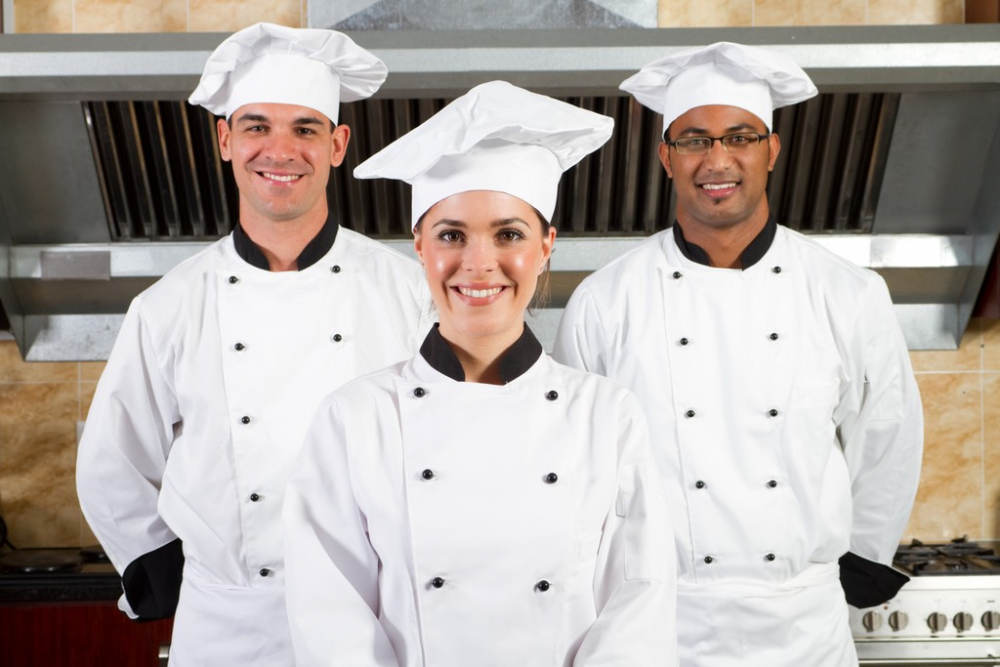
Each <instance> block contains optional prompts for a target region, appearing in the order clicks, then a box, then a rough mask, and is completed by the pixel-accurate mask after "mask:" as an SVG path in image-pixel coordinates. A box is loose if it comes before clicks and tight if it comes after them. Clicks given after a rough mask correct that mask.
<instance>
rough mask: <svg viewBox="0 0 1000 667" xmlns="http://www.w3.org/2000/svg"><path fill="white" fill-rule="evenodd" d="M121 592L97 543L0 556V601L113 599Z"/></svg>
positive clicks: (116, 578) (118, 583)
mask: <svg viewBox="0 0 1000 667" xmlns="http://www.w3.org/2000/svg"><path fill="white" fill-rule="evenodd" d="M120 595H121V577H119V576H118V573H117V572H116V571H115V568H114V566H113V565H112V564H111V563H110V562H109V561H108V558H107V556H106V555H105V554H104V550H103V549H101V547H99V546H93V547H84V548H82V549H73V548H65V549H16V550H14V551H10V552H8V553H6V554H4V555H3V556H0V603H6V602H45V603H50V602H79V601H84V600H105V601H114V600H117V599H118V597H119V596H120Z"/></svg>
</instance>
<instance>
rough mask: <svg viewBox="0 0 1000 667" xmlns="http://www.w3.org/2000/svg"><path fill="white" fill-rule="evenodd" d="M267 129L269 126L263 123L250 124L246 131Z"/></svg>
mask: <svg viewBox="0 0 1000 667" xmlns="http://www.w3.org/2000/svg"><path fill="white" fill-rule="evenodd" d="M266 129H267V128H266V127H264V126H263V125H250V126H248V127H247V129H246V131H247V132H263V131H264V130H266Z"/></svg>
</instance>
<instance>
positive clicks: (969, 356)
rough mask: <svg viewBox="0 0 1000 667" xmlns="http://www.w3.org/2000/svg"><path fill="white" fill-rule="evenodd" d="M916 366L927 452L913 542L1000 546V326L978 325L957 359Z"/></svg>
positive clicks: (925, 358) (926, 358)
mask: <svg viewBox="0 0 1000 667" xmlns="http://www.w3.org/2000/svg"><path fill="white" fill-rule="evenodd" d="M910 358H911V359H912V360H913V368H914V371H916V374H917V383H918V384H919V385H920V393H921V397H922V398H923V403H924V438H925V444H924V461H923V463H924V467H923V473H922V474H921V478H920V488H919V490H918V491H917V502H916V506H915V507H914V510H913V513H912V515H911V517H910V524H909V526H907V530H906V534H907V536H908V537H918V538H920V539H926V538H931V539H950V538H953V537H960V536H962V535H968V536H969V537H975V538H991V539H997V538H1000V320H993V319H990V320H980V319H973V320H972V322H971V323H970V324H969V328H968V330H967V331H966V335H965V337H964V339H963V340H962V344H961V346H960V347H959V349H958V350H956V351H954V352H912V353H911V354H910Z"/></svg>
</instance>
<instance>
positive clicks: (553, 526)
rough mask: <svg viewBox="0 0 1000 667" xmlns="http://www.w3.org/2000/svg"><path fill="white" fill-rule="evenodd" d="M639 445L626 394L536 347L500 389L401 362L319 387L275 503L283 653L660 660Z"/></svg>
mask: <svg viewBox="0 0 1000 667" xmlns="http://www.w3.org/2000/svg"><path fill="white" fill-rule="evenodd" d="M418 389H420V390H422V391H416V390H418ZM551 391H555V392H556V393H557V394H558V397H557V398H554V400H553V399H552V398H550V397H548V394H549V392H551ZM648 437H649V436H648V430H647V425H646V423H645V420H644V418H643V415H642V411H641V409H640V408H639V405H638V402H637V401H636V399H635V397H634V396H633V395H632V394H631V393H630V392H628V391H627V390H625V389H623V388H621V387H619V386H618V385H616V384H615V383H612V382H609V381H607V380H606V379H604V378H600V377H597V376H594V375H590V374H584V373H580V372H579V371H576V370H573V369H569V368H566V367H565V366H561V365H559V364H556V363H555V362H554V361H552V360H551V358H549V357H548V356H546V355H544V354H543V355H541V356H540V357H539V358H538V360H537V361H536V362H535V363H534V364H533V365H531V366H530V368H528V370H527V371H526V372H524V373H523V374H522V375H521V376H519V377H517V378H515V379H514V380H513V381H511V382H510V383H508V384H507V385H504V386H497V385H486V384H475V383H464V382H456V381H455V380H452V379H450V378H448V377H446V376H445V375H443V374H441V373H439V372H438V371H437V370H434V368H432V367H431V365H430V364H429V363H428V362H427V361H426V360H425V359H424V358H423V357H422V356H417V357H416V358H414V359H413V360H411V361H409V362H406V363H405V364H401V365H398V366H396V367H394V368H392V369H387V370H386V371H383V372H381V373H378V374H375V375H372V376H369V377H367V378H363V379H361V380H359V381H357V382H354V383H352V384H350V385H348V386H346V387H344V388H343V389H342V390H340V391H338V392H336V393H335V394H333V395H332V396H331V397H330V398H329V399H327V400H326V401H325V402H324V404H323V405H322V406H321V408H320V411H319V412H318V413H317V417H316V421H315V422H314V424H313V426H312V428H311V430H310V432H309V435H308V436H307V441H306V445H305V447H304V449H303V453H302V456H301V458H300V460H299V461H298V463H297V464H296V467H295V471H294V473H293V475H292V478H291V482H290V484H289V490H288V495H287V500H286V504H285V526H286V539H287V551H288V609H289V618H290V621H291V625H292V634H293V639H294V644H295V653H296V659H297V664H298V665H299V666H300V667H310V666H312V665H365V666H366V667H375V666H377V667H389V666H392V667H397V666H399V667H417V666H421V667H468V666H470V665H475V666H476V667H494V666H495V667H511V666H513V665H517V667H533V666H538V667H542V666H544V667H552V666H554V665H578V666H579V665H629V666H630V667H644V666H650V667H652V666H654V665H655V666H656V667H661V666H669V665H675V664H676V638H675V634H674V623H675V608H674V605H675V583H674V576H675V569H674V559H673V553H672V552H673V549H672V544H671V538H670V522H669V520H668V517H667V514H666V506H665V502H664V500H663V498H662V492H661V490H660V489H659V488H658V480H657V477H656V471H655V467H654V466H653V465H652V462H651V459H650V455H649V450H648ZM425 470H427V471H431V472H432V473H433V476H432V477H431V478H430V479H426V478H425V475H424V474H423V472H424V471H425ZM551 472H554V473H556V476H557V478H558V479H557V481H555V482H554V483H551V478H550V480H549V481H546V478H547V476H548V474H549V473H551ZM436 577H440V578H441V579H443V582H439V583H441V584H442V585H441V586H440V587H435V586H434V585H433V583H432V582H433V580H434V579H435V578H436ZM542 580H545V581H547V582H548V583H549V584H550V586H549V587H547V590H543V589H544V588H546V587H545V586H544V585H540V584H539V582H541V581H542Z"/></svg>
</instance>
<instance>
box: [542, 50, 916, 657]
mask: <svg viewBox="0 0 1000 667" xmlns="http://www.w3.org/2000/svg"><path fill="white" fill-rule="evenodd" d="M622 88H623V89H624V90H626V91H628V92H630V93H631V94H632V95H634V96H635V98H636V99H637V100H638V101H639V102H641V103H642V104H644V105H646V106H648V107H650V108H651V109H653V110H655V111H657V112H659V113H661V114H663V129H664V134H663V143H662V144H661V145H660V148H659V151H660V159H661V161H662V162H663V166H664V168H665V169H666V172H667V175H668V176H669V177H670V178H671V179H673V184H674V188H675V190H676V193H677V219H676V222H675V224H674V226H673V228H672V229H668V230H666V231H664V232H661V233H659V234H657V235H655V236H653V237H651V238H649V239H648V240H646V241H644V242H643V243H642V244H640V245H639V246H638V247H637V248H635V249H633V250H632V251H630V252H628V253H626V254H625V255H623V256H622V257H620V258H618V259H617V260H616V261H614V262H612V263H611V264H610V265H608V266H607V267H605V268H603V269H602V270H600V271H598V272H596V273H595V274H593V275H592V276H590V277H588V278H587V279H586V280H585V281H584V282H583V283H582V284H581V286H580V287H579V289H577V291H576V293H575V294H574V295H573V297H572V299H571V300H570V303H569V305H568V307H567V308H566V311H565V315H564V316H563V321H562V323H561V325H560V329H559V334H558V337H557V343H556V349H555V357H556V358H557V359H558V360H559V361H562V362H564V363H567V364H569V365H572V366H576V367H579V368H583V369H586V370H590V371H594V372H597V373H600V374H602V375H607V376H608V377H611V378H613V379H615V380H618V381H620V382H622V383H623V384H625V385H626V386H628V387H629V388H631V389H632V390H633V391H634V392H635V393H636V394H637V395H638V396H639V398H640V401H641V402H642V404H643V407H644V408H645V410H646V413H647V415H648V417H649V422H650V428H651V432H652V444H653V450H654V454H655V456H656V457H657V458H658V464H659V466H660V468H661V473H662V476H663V484H664V487H665V489H666V492H667V495H668V500H669V504H670V510H671V517H672V518H673V522H674V529H675V536H676V537H675V543H676V547H677V561H678V576H679V581H678V610H677V619H678V633H679V637H678V641H679V652H680V662H681V664H682V665H684V666H685V667H693V666H699V667H702V666H704V667H731V666H736V665H739V666H740V667H744V666H746V665H768V666H769V667H803V666H804V665H808V666H809V667H847V666H848V665H857V658H856V656H855V653H854V645H853V642H852V640H851V633H850V630H849V628H848V619H847V605H846V602H845V591H846V598H847V600H848V601H850V602H851V603H852V604H855V605H858V606H870V605H874V604H877V603H880V602H882V601H884V600H886V599H889V598H891V597H892V596H893V595H894V594H895V592H896V591H897V590H898V588H899V586H901V585H902V582H903V581H905V577H903V576H902V575H899V574H897V573H896V572H895V571H893V570H891V569H890V568H889V567H887V566H888V564H889V563H890V562H891V559H892V556H893V553H894V552H895V550H896V547H897V543H898V541H899V538H900V536H901V534H902V531H903V529H904V527H905V525H906V521H907V517H908V515H909V512H910V508H911V506H912V503H913V498H914V495H915V493H916V488H917V481H918V477H919V473H920V458H921V451H922V448H923V420H922V415H921V407H920V398H919V395H918V393H917V386H916V383H915V381H914V377H913V371H912V369H911V367H910V361H909V357H908V354H907V350H906V346H905V344H904V341H903V338H902V335H901V333H900V330H899V326H898V324H897V322H896V319H895V317H894V315H893V310H892V304H891V303H890V300H889V293H888V291H887V289H886V286H885V283H884V281H883V280H882V279H881V278H880V277H879V276H878V275H877V274H875V273H874V272H872V271H870V270H867V269H862V268H858V267H857V266H854V265H853V264H850V263H849V262H846V261H844V260H842V259H840V258H838V257H836V256H835V255H833V254H831V253H829V252H827V251H826V250H824V249H823V248H822V247H820V246H819V245H817V244H816V243H814V242H812V241H810V240H809V239H807V238H805V237H804V236H802V235H800V234H798V233H796V232H793V231H791V230H789V229H787V228H785V227H780V226H778V225H777V224H776V221H775V220H774V219H773V218H772V217H771V216H770V213H769V211H768V202H767V195H766V193H765V187H766V186H767V179H768V172H769V171H771V169H772V168H773V167H774V163H775V160H776V159H777V157H778V153H779V151H780V149H781V144H780V142H779V140H778V136H777V135H775V134H773V133H772V132H771V127H772V126H771V120H772V111H773V109H775V108H777V107H781V106H785V105H789V104H795V103H797V102H801V101H803V100H806V99H808V98H810V97H812V96H814V95H815V94H816V88H815V87H814V86H813V84H812V82H811V81H810V80H809V77H808V76H806V74H805V72H803V71H802V70H801V69H800V68H799V67H798V66H797V65H796V64H795V63H794V62H792V61H790V60H789V59H787V58H785V57H783V56H781V55H779V54H776V53H771V52H768V51H765V50H762V49H757V48H751V47H745V46H740V45H738V44H730V43H720V44H715V45H712V46H709V47H707V48H704V49H700V50H694V51H687V52H684V53H680V54H677V55H675V56H671V57H668V58H664V59H662V60H658V61H656V62H653V63H651V64H649V65H647V66H646V67H644V68H643V69H642V71H640V72H639V73H638V74H636V75H635V76H633V77H631V78H630V79H628V80H627V81H625V82H624V83H623V84H622ZM838 561H839V565H840V567H839V568H838ZM838 575H839V576H838ZM841 581H843V586H842V584H841Z"/></svg>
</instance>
